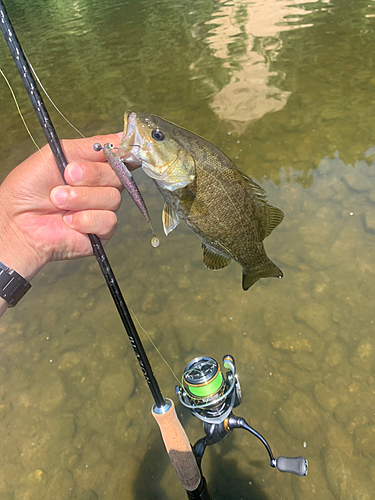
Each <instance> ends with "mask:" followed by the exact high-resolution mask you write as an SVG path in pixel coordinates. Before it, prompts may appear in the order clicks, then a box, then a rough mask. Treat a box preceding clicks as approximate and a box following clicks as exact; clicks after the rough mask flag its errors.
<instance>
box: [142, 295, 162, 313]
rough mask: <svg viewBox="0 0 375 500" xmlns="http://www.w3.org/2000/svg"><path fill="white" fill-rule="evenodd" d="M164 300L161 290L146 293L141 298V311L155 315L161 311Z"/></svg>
mask: <svg viewBox="0 0 375 500" xmlns="http://www.w3.org/2000/svg"><path fill="white" fill-rule="evenodd" d="M165 299H166V297H165V294H164V292H163V291H162V290H158V293H155V292H146V293H145V294H144V296H143V301H142V311H143V312H144V313H146V314H157V313H158V312H160V311H161V310H162V309H163V306H164V304H165Z"/></svg>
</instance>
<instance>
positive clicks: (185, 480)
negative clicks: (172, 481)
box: [151, 399, 201, 491]
mask: <svg viewBox="0 0 375 500" xmlns="http://www.w3.org/2000/svg"><path fill="white" fill-rule="evenodd" d="M167 401H169V402H170V403H171V407H170V408H169V410H168V411H167V412H166V413H163V414H157V413H155V411H154V409H152V411H151V413H152V415H153V417H154V418H155V420H156V422H157V423H158V426H159V428H160V432H161V435H162V438H163V441H164V445H165V448H166V450H167V453H168V455H169V458H170V460H171V462H172V464H173V467H174V468H175V469H176V472H177V475H178V477H179V479H180V481H181V483H182V486H183V487H184V488H185V490H187V491H194V490H196V489H197V488H198V486H199V484H200V481H201V473H200V470H199V468H198V465H197V462H196V460H195V457H194V454H193V451H192V449H191V446H190V442H189V439H188V437H187V435H186V433H185V430H184V428H183V427H182V425H181V423H180V421H179V420H178V417H177V414H176V410H175V407H174V404H173V401H171V400H169V399H168V400H167Z"/></svg>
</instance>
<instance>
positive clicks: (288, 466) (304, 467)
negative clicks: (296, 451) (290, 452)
mask: <svg viewBox="0 0 375 500" xmlns="http://www.w3.org/2000/svg"><path fill="white" fill-rule="evenodd" d="M275 462H276V463H275V467H276V469H277V470H279V471H280V472H290V473H291V474H296V476H301V477H303V476H307V472H308V462H307V460H306V459H305V458H303V457H283V456H280V457H277V458H276V461H275Z"/></svg>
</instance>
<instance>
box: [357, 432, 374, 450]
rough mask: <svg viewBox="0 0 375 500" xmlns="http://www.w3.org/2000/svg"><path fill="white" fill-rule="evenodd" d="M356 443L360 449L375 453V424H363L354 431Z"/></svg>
mask: <svg viewBox="0 0 375 500" xmlns="http://www.w3.org/2000/svg"><path fill="white" fill-rule="evenodd" d="M354 444H355V447H356V448H357V450H358V451H361V452H363V453H370V454H373V453H374V450H375V425H362V426H360V427H357V429H356V430H355V431H354Z"/></svg>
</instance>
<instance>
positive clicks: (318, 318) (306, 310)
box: [293, 301, 332, 335]
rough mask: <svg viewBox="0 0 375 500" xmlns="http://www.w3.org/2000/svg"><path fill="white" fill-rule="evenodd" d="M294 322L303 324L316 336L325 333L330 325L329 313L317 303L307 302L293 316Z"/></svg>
mask: <svg viewBox="0 0 375 500" xmlns="http://www.w3.org/2000/svg"><path fill="white" fill-rule="evenodd" d="M293 316H294V318H295V320H296V321H298V322H301V323H305V324H306V325H307V326H308V327H310V328H311V329H312V330H313V331H314V332H315V333H317V334H318V335H322V334H323V333H325V332H327V331H328V330H329V328H330V327H331V325H332V320H331V314H330V312H329V311H328V310H327V309H326V308H325V306H323V305H322V304H320V303H318V302H313V301H309V302H308V303H306V304H304V305H302V306H300V307H299V308H298V309H297V311H296V312H295V313H294V314H293Z"/></svg>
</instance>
